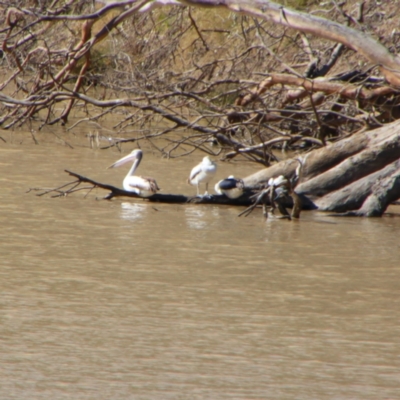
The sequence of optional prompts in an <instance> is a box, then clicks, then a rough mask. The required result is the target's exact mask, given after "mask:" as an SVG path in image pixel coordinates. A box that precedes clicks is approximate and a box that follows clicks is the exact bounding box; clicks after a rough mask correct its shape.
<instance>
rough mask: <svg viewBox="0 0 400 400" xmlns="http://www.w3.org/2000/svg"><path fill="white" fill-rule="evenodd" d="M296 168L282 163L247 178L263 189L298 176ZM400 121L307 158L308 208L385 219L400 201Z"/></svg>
mask: <svg viewBox="0 0 400 400" xmlns="http://www.w3.org/2000/svg"><path fill="white" fill-rule="evenodd" d="M296 166H297V163H296V162H295V161H294V160H293V159H290V160H286V161H282V162H280V163H278V164H276V165H274V166H272V167H270V168H267V169H264V170H262V171H259V172H257V173H255V174H253V175H251V176H249V177H247V178H245V179H244V183H245V185H246V187H250V188H260V187H262V186H263V185H265V184H266V182H268V180H269V179H270V178H272V177H274V176H277V175H281V174H282V175H285V176H288V177H290V176H293V174H294V170H295V168H296ZM399 179H400V122H399V121H396V122H394V123H392V124H390V125H386V126H385V127H382V128H379V129H375V130H372V131H367V132H360V133H358V134H355V135H353V136H351V137H350V138H347V139H344V140H340V141H338V142H336V143H333V144H332V145H330V146H328V147H324V148H321V149H317V150H314V151H312V152H310V153H309V154H307V155H306V156H305V157H304V167H303V171H302V180H301V182H300V183H299V184H298V186H297V187H296V193H297V194H298V195H299V196H300V197H301V199H302V202H303V205H304V206H305V207H309V208H314V209H318V210H322V211H334V212H341V213H347V214H346V215H358V216H380V215H382V214H383V213H384V212H385V210H386V208H387V206H388V205H389V204H390V203H391V202H394V201H396V200H397V199H399V198H400V187H399V183H398V182H399Z"/></svg>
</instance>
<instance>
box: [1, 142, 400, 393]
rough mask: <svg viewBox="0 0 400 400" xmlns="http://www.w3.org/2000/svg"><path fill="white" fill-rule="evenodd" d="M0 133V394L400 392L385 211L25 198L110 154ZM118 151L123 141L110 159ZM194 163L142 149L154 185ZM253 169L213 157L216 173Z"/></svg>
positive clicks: (398, 281) (181, 187) (396, 305)
mask: <svg viewBox="0 0 400 400" xmlns="http://www.w3.org/2000/svg"><path fill="white" fill-rule="evenodd" d="M17 142H18V141H17V140H11V141H8V142H7V143H3V142H0V171H1V173H0V179H1V203H0V223H1V231H0V235H1V241H0V252H1V255H0V257H1V258H0V260H1V261H0V263H1V267H0V273H1V278H0V317H1V324H0V399H18V400H20V399H52V400H58V399H74V400H78V399H96V400H102V399H143V400H145V399H274V400H278V399H307V400H309V399H318V400H323V399H329V400H331V399H360V400H361V399H363V400H366V399H374V400H376V399H399V398H400V301H399V298H400V240H399V232H400V218H399V214H400V213H399V211H398V209H396V208H395V207H392V211H393V212H394V213H396V212H397V215H392V216H389V215H388V216H385V217H383V218H379V219H344V218H333V217H329V216H326V215H323V214H322V215H321V214H319V213H317V212H304V213H303V214H302V218H301V220H300V221H293V222H288V221H267V222H265V221H264V220H263V219H262V218H261V215H260V212H259V211H255V212H253V213H252V214H251V215H250V216H249V217H247V218H243V217H241V218H238V217H237V214H238V213H239V212H240V211H242V209H241V208H235V207H226V206H225V207H221V206H220V207H216V206H195V205H164V204H150V203H148V202H146V201H143V200H133V199H126V198H118V199H115V200H113V201H102V200H96V197H101V196H102V195H104V194H105V193H106V192H104V191H101V190H97V191H95V192H92V193H91V194H90V195H89V196H88V197H86V198H84V192H80V193H76V194H74V195H72V196H70V197H67V198H58V199H53V198H51V197H50V196H43V197H37V196H36V192H29V193H27V190H28V189H29V188H35V187H39V188H45V187H56V186H59V185H61V184H63V183H67V182H69V181H71V178H70V177H69V176H68V175H67V174H65V173H64V172H63V171H64V169H70V170H72V171H74V172H77V173H80V174H82V175H85V176H88V177H91V178H93V179H97V180H99V181H102V182H106V183H110V184H114V185H118V186H121V183H122V179H123V177H124V175H125V174H126V172H127V169H128V167H126V168H120V169H115V170H106V169H105V168H106V167H107V166H109V165H110V164H111V163H113V162H114V161H116V160H117V159H118V158H120V157H121V153H118V152H117V150H116V149H110V150H105V151H101V150H92V149H90V148H88V146H87V142H85V143H84V146H83V145H82V146H76V147H75V149H70V148H68V147H66V146H64V145H63V144H62V142H57V143H54V141H53V143H49V144H46V143H41V144H40V145H34V144H33V143H32V141H31V140H30V139H29V137H27V138H26V139H25V140H24V141H23V142H22V143H17ZM133 148H134V145H125V146H124V148H123V154H126V153H127V152H128V151H130V150H132V149H133ZM201 157H202V155H193V156H192V158H182V159H173V160H165V159H164V160H163V159H160V158H159V157H158V156H157V155H156V154H155V153H153V152H152V151H149V150H147V151H145V156H144V158H143V161H142V164H141V165H140V168H139V171H138V173H139V174H140V173H143V174H145V175H146V174H147V175H150V176H154V177H155V178H157V181H158V183H159V185H160V187H161V188H162V189H163V192H164V193H184V194H194V193H195V188H194V187H190V186H188V185H187V184H186V183H185V180H186V178H187V175H188V172H189V171H190V169H191V167H192V166H193V165H195V164H196V163H197V162H198V161H199V160H200V159H201ZM255 170H257V167H256V166H245V167H244V170H243V171H242V170H240V169H239V168H238V166H231V165H230V164H221V163H220V170H219V172H218V173H217V178H222V177H225V176H227V175H229V174H231V173H233V174H234V175H238V176H240V175H247V174H249V173H251V172H253V171H255Z"/></svg>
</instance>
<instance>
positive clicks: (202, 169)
mask: <svg viewBox="0 0 400 400" xmlns="http://www.w3.org/2000/svg"><path fill="white" fill-rule="evenodd" d="M216 172H217V164H216V163H215V162H214V161H212V160H211V159H210V157H208V156H205V157H204V158H203V161H202V162H201V163H200V164H197V165H196V166H195V167H194V168H193V169H192V171H191V172H190V176H189V179H188V183H189V184H190V185H193V186H195V185H196V186H197V197H203V196H201V195H200V183H205V184H206V191H205V193H204V196H208V183H209V182H210V181H211V179H212V178H213V177H214V175H215V173H216Z"/></svg>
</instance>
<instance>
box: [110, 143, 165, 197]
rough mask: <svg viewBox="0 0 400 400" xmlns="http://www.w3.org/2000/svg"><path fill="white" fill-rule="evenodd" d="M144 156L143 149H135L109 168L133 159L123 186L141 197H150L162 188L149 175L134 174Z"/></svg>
mask: <svg viewBox="0 0 400 400" xmlns="http://www.w3.org/2000/svg"><path fill="white" fill-rule="evenodd" d="M142 157H143V152H142V150H140V149H135V150H133V151H132V153H130V154H128V155H127V156H125V157H122V158H121V159H120V160H118V161H116V162H115V163H114V164H113V165H111V166H109V167H108V168H117V167H120V166H121V165H124V164H126V163H127V162H130V161H133V164H132V167H131V169H130V170H129V172H128V174H127V175H126V177H125V179H124V181H123V187H124V189H125V190H126V191H127V192H133V193H136V194H137V195H138V196H140V197H150V196H152V195H153V194H155V193H156V192H157V190H160V188H159V187H158V185H157V182H156V181H155V180H154V179H153V178H149V177H147V176H135V175H133V174H134V173H135V171H136V168H137V167H138V166H139V164H140V161H141V160H142Z"/></svg>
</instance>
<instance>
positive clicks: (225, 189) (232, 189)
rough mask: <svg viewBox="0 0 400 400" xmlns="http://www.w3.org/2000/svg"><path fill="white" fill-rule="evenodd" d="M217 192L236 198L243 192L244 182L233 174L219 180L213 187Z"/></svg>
mask: <svg viewBox="0 0 400 400" xmlns="http://www.w3.org/2000/svg"><path fill="white" fill-rule="evenodd" d="M214 189H215V191H216V192H217V193H218V194H224V195H225V196H226V197H229V198H230V199H237V198H238V197H240V196H241V195H242V194H243V189H244V183H243V181H242V180H241V179H236V178H235V177H234V176H233V175H230V176H228V178H225V179H222V180H221V181H219V182H218V183H217V184H216V185H215V187H214Z"/></svg>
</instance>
